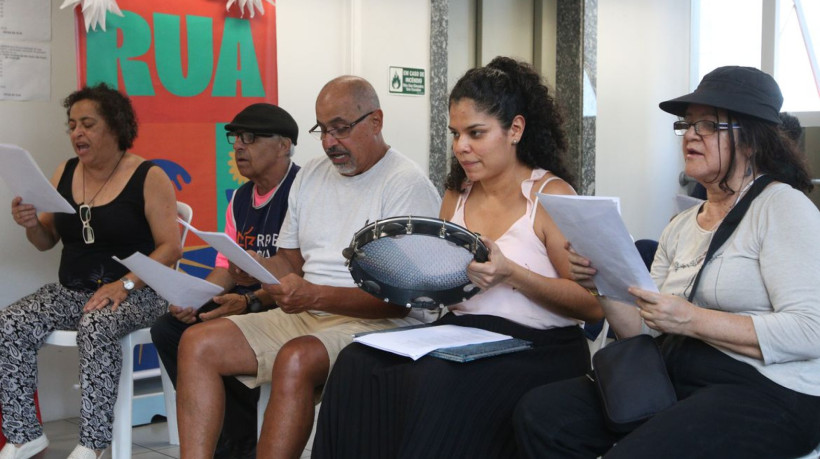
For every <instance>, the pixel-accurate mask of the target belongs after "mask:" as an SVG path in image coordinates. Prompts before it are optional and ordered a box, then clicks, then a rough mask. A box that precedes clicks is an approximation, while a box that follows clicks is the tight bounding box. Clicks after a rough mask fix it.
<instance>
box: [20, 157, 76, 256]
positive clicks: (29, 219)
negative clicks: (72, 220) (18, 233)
mask: <svg viewBox="0 0 820 459" xmlns="http://www.w3.org/2000/svg"><path fill="white" fill-rule="evenodd" d="M64 170H65V163H62V164H60V167H58V168H57V170H56V171H55V172H54V175H52V177H51V184H52V186H54V188H57V184H58V183H59V182H60V177H62V175H63V171H64ZM11 214H12V216H13V217H14V221H15V222H16V223H17V224H18V225H20V226H22V227H24V228H25V229H26V238H27V239H28V240H29V242H31V244H32V245H33V246H34V247H36V248H37V250H39V251H41V252H43V251H46V250H49V249H51V248H52V247H54V246H55V245H57V242H59V241H60V235H59V234H58V233H57V227H56V226H55V225H54V214H52V213H50V212H41V213H40V214H39V215H38V214H37V209H35V208H34V206H32V205H30V204H23V203H22V198H20V197H19V196H17V197H15V198H14V199H13V200H12V201H11Z"/></svg>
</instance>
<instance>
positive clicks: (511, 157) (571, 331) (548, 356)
mask: <svg viewBox="0 0 820 459" xmlns="http://www.w3.org/2000/svg"><path fill="white" fill-rule="evenodd" d="M450 131H451V133H452V135H453V153H454V154H455V157H454V160H453V162H452V169H451V171H450V174H449V176H448V178H447V183H446V187H447V192H446V193H445V195H444V200H443V202H442V207H441V213H440V216H441V218H444V219H447V220H451V221H453V222H455V223H458V224H460V225H462V226H466V227H467V228H468V229H470V230H471V231H473V232H477V233H480V234H482V235H483V240H484V242H485V243H486V244H487V246H488V248H489V249H490V256H489V261H488V262H486V263H477V262H473V263H471V264H470V265H469V267H468V276H469V278H470V280H471V281H472V282H473V283H474V284H476V285H478V286H479V287H481V289H482V292H481V293H480V294H478V295H476V296H474V297H473V298H471V299H470V300H468V301H465V302H463V303H460V304H456V305H454V306H451V307H450V308H449V310H450V311H449V313H448V314H445V315H444V316H443V317H442V318H441V319H439V320H438V321H436V322H435V323H436V324H456V325H463V326H469V327H477V328H482V329H486V330H491V331H494V332H498V333H503V334H506V335H511V336H514V337H516V338H522V339H526V340H529V341H531V342H532V343H533V348H532V349H530V350H527V351H520V352H516V353H512V354H506V355H501V356H496V357H492V358H485V359H481V360H476V361H473V362H469V363H454V362H449V361H445V360H441V359H438V358H435V357H422V358H421V359H419V360H417V361H415V362H414V361H411V360H409V359H407V358H405V357H399V356H397V355H394V354H390V353H387V352H383V351H379V350H374V349H371V348H367V347H364V346H361V345H358V344H353V345H350V346H348V347H347V348H345V349H344V350H343V351H342V353H341V354H340V356H339V360H338V361H337V362H336V365H335V366H334V368H333V372H332V373H331V375H330V377H329V379H328V384H327V385H326V389H325V395H324V400H323V402H322V408H321V411H320V414H319V421H318V426H317V428H318V430H317V433H316V440H315V443H314V445H313V457H334V458H347V457H350V458H353V457H355V458H364V457H398V458H402V457H425V458H433V457H446V458H455V457H470V458H473V457H482V458H493V457H498V458H507V457H515V456H516V455H517V452H516V446H515V440H514V436H513V430H512V427H511V416H512V411H513V408H514V406H515V403H516V402H517V401H518V399H519V398H520V397H521V395H523V394H524V393H525V392H527V391H528V390H529V389H530V388H533V387H535V386H537V385H539V384H543V383H544V382H545V381H556V380H560V379H565V378H568V377H573V376H579V375H583V374H584V373H585V372H586V371H587V370H588V367H589V351H588V346H587V343H586V339H585V338H584V335H583V332H582V330H581V328H580V326H579V324H580V323H581V322H582V321H592V320H599V319H600V318H601V317H602V314H601V310H600V308H599V307H598V306H597V304H596V303H597V302H596V301H595V299H594V298H593V297H592V296H591V295H590V294H589V293H588V292H587V291H586V290H585V289H584V288H582V287H580V286H579V285H578V284H576V283H575V282H573V281H571V280H570V279H569V275H570V273H569V262H568V259H567V253H566V251H565V250H564V243H565V239H564V237H563V236H562V235H561V233H560V231H559V230H558V228H557V227H556V226H555V224H554V223H553V222H552V220H551V219H550V218H549V215H547V213H546V212H545V211H544V209H543V208H541V206H539V205H538V203H537V200H536V193H537V192H539V191H540V192H543V193H553V194H575V191H574V190H573V188H572V186H571V184H570V183H569V182H568V180H571V179H570V174H569V172H568V170H567V168H566V166H565V164H564V159H563V156H564V153H565V151H566V138H565V135H564V131H563V127H562V120H561V117H560V115H559V114H558V111H557V108H556V106H555V103H554V101H553V98H552V96H551V95H550V94H549V91H548V88H547V87H546V85H545V84H544V83H543V80H542V79H541V77H540V76H539V75H538V74H537V73H536V72H535V71H534V70H533V68H532V67H531V66H530V65H529V64H525V63H522V62H517V61H515V60H513V59H509V58H505V57H497V58H495V59H494V60H493V61H492V62H491V63H490V64H489V65H487V66H486V67H482V68H477V69H472V70H470V71H468V72H467V73H466V74H465V75H464V76H463V77H462V78H461V79H460V80H459V82H458V83H457V84H456V86H455V87H454V88H453V91H452V93H451V94H450Z"/></svg>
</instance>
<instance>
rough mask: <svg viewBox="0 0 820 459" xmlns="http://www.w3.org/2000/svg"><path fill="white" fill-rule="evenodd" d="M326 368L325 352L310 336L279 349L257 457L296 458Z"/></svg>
mask: <svg viewBox="0 0 820 459" xmlns="http://www.w3.org/2000/svg"><path fill="white" fill-rule="evenodd" d="M329 369H330V359H329V358H328V355H327V349H325V346H324V345H323V344H322V342H321V341H319V339H317V338H316V337H314V336H302V337H299V338H295V339H293V340H291V341H289V342H288V343H287V344H285V345H284V346H283V347H282V350H280V351H279V354H278V355H277V356H276V361H275V362H274V364H273V380H272V382H271V394H270V401H269V402H268V406H267V408H266V409H265V420H264V422H263V424H262V436H261V437H260V439H259V443H258V444H257V449H256V457H258V458H268V457H276V458H299V457H300V456H301V454H302V450H304V449H305V444H306V443H307V441H308V438H309V437H310V431H311V429H312V428H313V416H314V404H313V402H314V399H313V394H314V391H315V389H316V387H318V386H321V385H322V384H324V382H325V380H326V379H327V374H328V371H329Z"/></svg>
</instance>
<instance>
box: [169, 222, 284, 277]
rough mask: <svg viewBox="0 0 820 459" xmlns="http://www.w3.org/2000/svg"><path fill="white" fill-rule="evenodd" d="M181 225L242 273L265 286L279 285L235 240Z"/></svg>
mask: <svg viewBox="0 0 820 459" xmlns="http://www.w3.org/2000/svg"><path fill="white" fill-rule="evenodd" d="M179 222H180V223H182V224H183V225H185V226H187V227H188V229H189V230H190V231H191V232H192V233H194V234H196V235H197V236H199V238H200V239H202V240H203V241H205V242H207V243H208V245H210V246H211V247H213V248H214V249H216V251H217V252H219V253H221V254H222V255H224V256H225V258H227V259H228V260H230V261H231V263H233V264H235V265H236V266H238V267H239V269H241V270H242V271H245V272H246V273H248V274H249V275H251V276H253V277H254V278H255V279H256V280H258V281H259V282H261V283H263V284H278V283H279V279H277V278H276V277H275V276H274V275H273V274H271V272H270V271H268V270H267V269H266V268H265V267H264V266H262V265H261V264H259V262H258V261H256V260H254V258H253V257H252V256H250V254H248V252H246V251H245V249H243V248H242V247H239V244H237V243H236V241H234V240H233V239H231V238H230V237H228V235H227V234H225V233H218V232H209V231H200V230H198V229H196V228H194V227H193V226H191V225H190V224H188V223H185V222H184V221H182V220H179Z"/></svg>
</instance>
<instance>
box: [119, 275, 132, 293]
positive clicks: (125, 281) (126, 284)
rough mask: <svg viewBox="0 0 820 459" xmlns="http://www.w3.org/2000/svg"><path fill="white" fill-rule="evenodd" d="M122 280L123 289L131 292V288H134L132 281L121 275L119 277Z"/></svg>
mask: <svg viewBox="0 0 820 459" xmlns="http://www.w3.org/2000/svg"><path fill="white" fill-rule="evenodd" d="M120 280H121V281H122V286H123V288H125V291H126V292H128V293H131V290H134V281H132V280H131V279H129V278H127V277H123V278H122V279H120Z"/></svg>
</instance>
